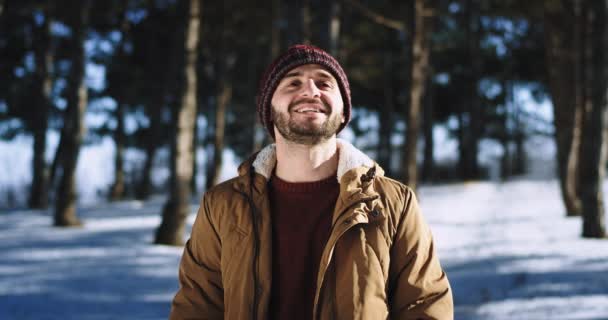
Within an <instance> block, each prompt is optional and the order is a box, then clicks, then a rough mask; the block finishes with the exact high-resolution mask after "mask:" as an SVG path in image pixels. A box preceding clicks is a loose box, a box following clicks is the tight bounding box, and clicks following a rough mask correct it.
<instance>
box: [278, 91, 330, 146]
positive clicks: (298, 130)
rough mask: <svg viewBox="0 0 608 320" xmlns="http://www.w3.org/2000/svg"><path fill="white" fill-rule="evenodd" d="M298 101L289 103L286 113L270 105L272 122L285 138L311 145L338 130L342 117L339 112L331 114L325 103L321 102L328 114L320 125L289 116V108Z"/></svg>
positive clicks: (326, 138) (325, 138)
mask: <svg viewBox="0 0 608 320" xmlns="http://www.w3.org/2000/svg"><path fill="white" fill-rule="evenodd" d="M300 102H302V101H297V102H295V103H292V104H290V105H289V107H288V108H287V113H281V112H278V111H276V110H275V108H274V106H271V107H270V109H271V117H272V122H273V123H274V125H275V126H276V127H277V129H278V130H279V132H280V133H281V135H282V136H283V137H284V138H285V140H287V141H290V142H293V143H297V144H303V145H309V146H312V145H316V144H319V143H321V142H324V141H327V140H328V139H329V138H331V137H332V136H334V135H335V134H336V132H338V129H339V128H340V125H341V124H342V117H341V115H340V114H333V115H332V113H331V107H330V106H329V105H327V104H325V103H323V104H324V106H325V111H326V112H327V114H329V115H330V116H329V117H328V118H327V119H326V120H325V121H324V122H323V123H321V124H320V125H318V124H316V123H312V122H304V121H300V122H298V121H296V120H294V119H293V118H291V116H290V114H291V110H292V109H293V108H294V107H295V106H296V105H298V104H299V103H300Z"/></svg>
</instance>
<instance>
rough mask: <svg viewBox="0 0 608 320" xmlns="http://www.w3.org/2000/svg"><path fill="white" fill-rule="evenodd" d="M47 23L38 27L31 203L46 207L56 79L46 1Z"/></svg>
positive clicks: (35, 48) (34, 84)
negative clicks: (50, 121)
mask: <svg viewBox="0 0 608 320" xmlns="http://www.w3.org/2000/svg"><path fill="white" fill-rule="evenodd" d="M42 10H43V14H42V15H43V19H44V20H43V22H42V23H41V25H40V26H38V27H36V28H35V31H34V32H35V39H36V45H35V46H34V56H35V61H36V69H35V77H34V81H33V86H34V88H33V89H34V90H33V94H34V95H35V98H34V99H35V102H34V104H33V105H32V114H31V125H30V128H31V131H32V133H33V136H34V149H33V151H34V153H33V159H32V172H33V179H32V186H31V189H30V196H29V200H28V205H29V207H30V208H46V207H47V205H48V197H49V194H48V191H49V190H48V189H49V172H48V171H49V170H48V165H47V164H46V160H45V157H44V154H45V151H46V131H47V129H48V119H49V113H50V110H51V103H52V102H51V89H52V84H53V80H52V77H51V68H52V65H53V60H54V59H53V51H52V49H51V30H50V25H51V20H52V15H51V3H50V1H46V3H45V5H44V6H43V8H42Z"/></svg>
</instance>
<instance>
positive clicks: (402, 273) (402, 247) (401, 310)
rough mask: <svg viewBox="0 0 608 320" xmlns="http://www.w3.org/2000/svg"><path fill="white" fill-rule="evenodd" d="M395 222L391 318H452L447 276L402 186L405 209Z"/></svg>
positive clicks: (413, 199) (411, 194)
mask: <svg viewBox="0 0 608 320" xmlns="http://www.w3.org/2000/svg"><path fill="white" fill-rule="evenodd" d="M396 223H397V225H396V234H395V237H394V240H393V246H392V248H391V262H390V267H389V303H390V314H391V319H441V320H443V319H453V318H454V304H453V301H452V290H451V288H450V284H449V282H448V278H447V276H446V274H445V272H444V271H443V269H442V268H441V265H440V264H439V259H438V257H437V254H436V253H435V250H434V246H433V238H432V235H431V231H430V229H429V227H428V225H427V224H426V222H425V221H424V219H423V217H422V215H421V213H420V208H419V207H418V202H417V200H416V196H415V195H414V192H413V191H412V190H411V189H409V188H406V189H405V208H404V211H403V213H402V214H401V217H400V218H399V219H398V221H397V222H396Z"/></svg>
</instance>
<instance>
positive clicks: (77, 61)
mask: <svg viewBox="0 0 608 320" xmlns="http://www.w3.org/2000/svg"><path fill="white" fill-rule="evenodd" d="M90 5H91V3H90V1H89V0H83V1H74V2H73V3H72V5H71V6H70V7H69V8H70V14H69V17H68V19H67V20H68V24H69V27H70V30H71V33H72V47H71V50H70V52H71V66H70V73H69V76H68V79H67V81H68V88H69V89H68V90H69V91H68V93H67V107H66V110H65V113H64V120H63V128H62V130H61V140H60V142H59V143H60V146H59V147H58V148H59V150H58V152H59V153H58V162H57V163H58V166H59V167H60V168H61V176H60V178H59V186H58V189H57V193H56V196H55V197H56V199H55V219H54V224H55V226H61V227H69V226H79V225H81V222H80V220H79V219H78V217H77V215H76V165H77V163H78V155H79V153H80V146H81V144H82V140H83V137H84V133H85V126H84V113H85V111H86V108H87V103H88V94H87V86H86V84H85V81H84V66H85V62H86V61H85V52H84V39H85V35H86V32H85V31H86V27H87V24H88V20H89V13H90V10H89V9H90Z"/></svg>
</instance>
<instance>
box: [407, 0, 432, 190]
mask: <svg viewBox="0 0 608 320" xmlns="http://www.w3.org/2000/svg"><path fill="white" fill-rule="evenodd" d="M414 8H415V9H414V10H415V11H414V21H415V25H414V37H413V45H412V56H413V61H412V82H411V86H410V106H409V109H408V112H407V118H406V119H407V121H406V125H407V129H406V137H405V155H404V165H403V166H404V169H405V177H404V182H405V184H407V185H408V186H410V187H411V188H413V189H415V188H416V185H417V183H418V165H417V158H416V156H417V151H418V149H417V146H418V135H419V131H420V115H421V110H422V106H423V100H424V94H425V90H426V84H427V79H428V77H429V71H430V61H429V56H430V36H431V32H432V30H431V26H432V20H431V19H432V17H433V15H434V14H435V12H434V10H435V8H436V7H435V4H434V3H433V0H416V2H415V3H414Z"/></svg>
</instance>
